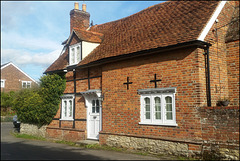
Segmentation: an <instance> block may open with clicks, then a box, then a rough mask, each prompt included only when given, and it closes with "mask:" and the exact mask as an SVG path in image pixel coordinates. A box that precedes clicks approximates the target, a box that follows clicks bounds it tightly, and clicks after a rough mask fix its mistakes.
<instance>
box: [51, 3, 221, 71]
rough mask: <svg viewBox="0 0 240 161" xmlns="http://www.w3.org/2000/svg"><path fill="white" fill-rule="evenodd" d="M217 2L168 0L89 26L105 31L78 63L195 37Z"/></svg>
mask: <svg viewBox="0 0 240 161" xmlns="http://www.w3.org/2000/svg"><path fill="white" fill-rule="evenodd" d="M218 3H219V1H168V2H163V3H160V4H157V5H154V6H151V7H148V8H146V9H144V10H142V11H140V12H138V13H135V14H133V15H131V16H128V17H126V18H123V19H120V20H117V21H112V22H108V23H105V24H101V25H95V26H92V27H91V28H90V30H89V31H91V32H96V33H102V34H103V35H104V36H101V40H102V42H101V44H100V45H99V46H98V47H96V48H95V49H94V50H93V51H92V52H91V53H90V54H89V55H88V56H86V57H85V58H84V59H83V60H82V61H81V62H80V63H79V64H78V66H81V65H86V64H88V63H91V62H94V61H98V60H101V59H104V58H110V57H114V56H119V55H126V54H130V53H134V52H138V51H142V50H148V49H154V48H158V47H166V46H170V45H174V44H178V43H184V42H188V41H193V40H197V38H198V36H199V35H200V34H201V32H202V30H203V28H204V27H205V26H206V24H207V22H208V20H209V19H210V18H211V16H212V14H213V12H214V11H215V9H216V7H217V5H218ZM79 34H82V32H79ZM79 36H82V37H86V36H87V35H84V36H83V34H82V35H79ZM94 36H96V35H94ZM59 59H62V57H59ZM59 61H60V60H59ZM61 63H63V62H61ZM61 63H60V64H61ZM62 67H63V65H62ZM49 70H50V71H52V70H53V69H51V68H48V70H47V71H49Z"/></svg>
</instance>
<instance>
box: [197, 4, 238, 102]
mask: <svg viewBox="0 0 240 161" xmlns="http://www.w3.org/2000/svg"><path fill="white" fill-rule="evenodd" d="M234 5H235V2H234V1H227V2H226V4H225V6H224V8H223V9H222V12H221V13H220V14H219V16H218V18H217V19H218V23H216V22H215V23H214V24H213V26H212V28H211V29H210V31H209V33H208V34H207V36H206V38H205V41H206V42H210V43H211V44H212V46H211V47H210V49H209V56H210V81H211V98H212V106H216V104H217V101H218V100H219V98H224V97H229V95H231V94H230V93H229V91H228V84H229V83H228V80H229V79H228V66H227V65H228V64H227V59H228V58H227V44H226V43H225V36H226V33H227V31H228V27H229V25H227V24H229V22H230V21H231V18H232V15H233V12H234V9H233V6H234ZM202 72H204V71H202Z"/></svg>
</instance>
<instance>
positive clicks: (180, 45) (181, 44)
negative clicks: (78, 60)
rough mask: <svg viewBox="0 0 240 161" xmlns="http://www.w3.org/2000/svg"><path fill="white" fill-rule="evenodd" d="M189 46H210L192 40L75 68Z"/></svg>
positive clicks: (203, 42) (103, 59) (203, 47)
mask: <svg viewBox="0 0 240 161" xmlns="http://www.w3.org/2000/svg"><path fill="white" fill-rule="evenodd" d="M190 46H195V47H197V48H202V49H205V48H207V47H209V46H211V44H210V43H207V42H205V41H201V40H192V41H188V42H183V43H178V44H174V45H169V46H164V47H158V48H154V49H147V50H142V51H137V52H134V53H129V54H124V55H118V56H113V57H107V58H102V59H99V60H96V61H93V62H90V63H87V64H83V65H81V64H80V65H78V66H77V68H87V67H91V66H96V65H102V64H105V63H109V62H115V61H119V60H124V59H129V58H133V57H138V56H143V55H148V54H153V53H156V52H166V51H171V50H176V49H179V48H184V47H190Z"/></svg>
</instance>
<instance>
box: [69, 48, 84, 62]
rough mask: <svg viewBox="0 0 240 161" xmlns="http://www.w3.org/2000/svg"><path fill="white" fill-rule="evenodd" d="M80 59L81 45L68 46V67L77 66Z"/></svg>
mask: <svg viewBox="0 0 240 161" xmlns="http://www.w3.org/2000/svg"><path fill="white" fill-rule="evenodd" d="M81 59H82V58H81V43H77V44H74V45H71V46H69V65H75V64H78V63H79V62H80V60H81Z"/></svg>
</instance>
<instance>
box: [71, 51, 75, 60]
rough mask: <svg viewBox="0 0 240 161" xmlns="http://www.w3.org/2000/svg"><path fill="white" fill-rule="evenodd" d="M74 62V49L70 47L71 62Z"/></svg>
mask: <svg viewBox="0 0 240 161" xmlns="http://www.w3.org/2000/svg"><path fill="white" fill-rule="evenodd" d="M74 63H75V49H74V48H72V49H71V64H74Z"/></svg>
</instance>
